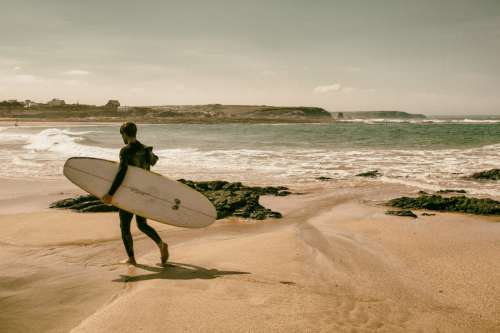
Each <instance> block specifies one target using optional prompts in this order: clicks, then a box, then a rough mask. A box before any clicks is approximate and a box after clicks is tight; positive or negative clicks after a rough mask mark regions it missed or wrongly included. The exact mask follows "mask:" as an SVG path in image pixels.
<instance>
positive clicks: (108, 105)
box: [104, 99, 120, 110]
mask: <svg viewBox="0 0 500 333" xmlns="http://www.w3.org/2000/svg"><path fill="white" fill-rule="evenodd" d="M104 106H105V107H106V108H109V109H114V110H118V107H120V102H119V101H118V100H117V99H110V100H109V101H108V102H107V103H106V105H104Z"/></svg>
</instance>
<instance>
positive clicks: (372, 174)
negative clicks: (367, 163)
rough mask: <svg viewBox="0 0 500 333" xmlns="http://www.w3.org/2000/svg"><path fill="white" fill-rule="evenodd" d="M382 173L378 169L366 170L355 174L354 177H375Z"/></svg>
mask: <svg viewBox="0 0 500 333" xmlns="http://www.w3.org/2000/svg"><path fill="white" fill-rule="evenodd" d="M380 176H382V174H381V173H380V172H379V171H378V170H371V171H367V172H361V173H358V174H357V175H356V177H369V178H376V177H380Z"/></svg>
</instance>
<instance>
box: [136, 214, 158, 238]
mask: <svg viewBox="0 0 500 333" xmlns="http://www.w3.org/2000/svg"><path fill="white" fill-rule="evenodd" d="M135 220H136V221H137V227H138V228H139V230H140V231H142V232H143V233H145V234H146V235H148V237H149V238H151V239H152V240H153V241H154V242H155V243H156V244H158V243H160V242H161V238H160V236H159V235H158V233H157V232H156V230H155V229H153V228H151V226H149V224H148V223H147V222H146V219H145V218H144V217H142V216H139V215H136V216H135Z"/></svg>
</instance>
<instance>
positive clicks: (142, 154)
mask: <svg viewBox="0 0 500 333" xmlns="http://www.w3.org/2000/svg"><path fill="white" fill-rule="evenodd" d="M152 149H153V147H147V146H145V145H143V144H142V143H140V142H139V141H135V142H132V143H129V144H128V145H126V146H125V147H123V148H122V149H121V150H120V166H119V168H118V173H117V174H116V176H115V179H114V181H113V184H112V185H111V188H110V189H109V192H108V194H109V195H111V196H112V195H114V194H115V192H116V191H117V190H118V188H119V187H120V185H121V183H122V182H123V179H124V178H125V175H126V173H127V169H128V166H129V165H133V166H136V167H139V168H142V169H145V170H149V169H150V167H151V165H154V164H155V163H156V161H157V160H158V156H156V155H155V154H153V151H152ZM119 214H120V228H121V231H122V239H123V244H124V245H125V250H126V251H127V254H128V256H129V257H133V256H134V243H133V240H132V234H131V233H130V223H131V222H132V218H133V217H134V214H132V213H130V212H127V211H126V210H123V209H120V211H119ZM135 220H136V221H137V227H138V228H139V230H141V231H142V232H143V233H145V234H146V235H148V236H149V238H151V239H152V240H153V241H154V242H155V243H157V244H158V243H159V242H161V238H160V236H159V235H158V233H157V232H156V231H155V230H154V229H153V228H151V227H150V226H149V225H148V223H147V222H146V219H145V218H144V217H142V216H138V215H136V216H135Z"/></svg>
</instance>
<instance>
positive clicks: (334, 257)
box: [0, 180, 500, 332]
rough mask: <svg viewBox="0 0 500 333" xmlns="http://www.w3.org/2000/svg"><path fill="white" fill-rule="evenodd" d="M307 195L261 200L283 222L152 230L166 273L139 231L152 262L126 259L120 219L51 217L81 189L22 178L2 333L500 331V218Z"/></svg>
mask: <svg viewBox="0 0 500 333" xmlns="http://www.w3.org/2000/svg"><path fill="white" fill-rule="evenodd" d="M306 188H307V193H306V194H302V195H292V196H288V197H271V196H264V197H262V198H261V203H262V204H263V205H264V206H266V207H269V208H271V209H273V210H277V211H280V212H282V213H283V215H284V217H283V219H278V220H273V219H270V220H264V221H252V220H247V221H245V220H242V219H238V218H233V217H231V218H227V219H223V220H219V221H217V222H216V223H215V224H214V225H213V226H211V227H209V228H206V229H198V230H189V229H181V228H175V227H171V226H168V225H163V224H159V223H156V222H151V225H152V226H153V227H155V228H157V230H158V231H159V233H160V235H161V236H162V237H163V238H164V239H165V240H166V241H167V242H169V244H170V249H171V250H170V252H171V259H170V262H171V263H172V266H170V267H167V268H161V267H159V266H157V262H158V260H159V257H158V253H157V249H156V247H155V245H154V244H153V243H152V242H151V241H150V240H149V239H148V238H147V237H146V236H144V235H143V234H141V233H140V232H139V231H138V230H137V228H136V227H135V223H134V227H133V234H134V240H135V243H134V244H135V250H136V254H137V260H138V262H139V265H137V266H135V267H134V266H128V265H123V264H120V263H119V262H120V260H122V259H123V258H124V257H125V253H124V250H123V248H122V247H123V245H122V244H121V239H120V231H119V225H118V217H117V216H116V213H93V214H81V213H73V212H68V211H61V210H49V209H47V208H45V209H41V208H40V207H41V203H42V202H43V201H45V203H48V202H49V201H51V200H52V196H64V195H66V196H67V193H69V192H73V191H74V192H77V191H78V189H76V187H74V186H73V185H71V184H68V183H65V182H58V181H55V182H42V183H40V185H39V186H38V187H37V188H36V189H33V187H32V184H31V183H30V182H28V181H22V182H18V181H12V180H11V181H10V183H9V184H6V185H5V186H4V187H3V188H2V189H1V190H0V198H1V199H4V200H5V199H8V196H9V193H14V194H16V196H15V198H13V199H12V201H10V202H9V203H8V204H5V202H3V204H4V205H0V207H2V208H5V207H6V206H9V205H10V207H13V205H14V204H15V202H16V200H17V205H18V207H25V208H26V210H25V211H23V210H13V211H12V212H11V213H6V212H5V211H4V210H3V209H2V214H0V225H1V229H0V248H1V251H0V269H2V272H3V273H2V274H3V275H4V277H5V278H4V279H3V281H4V282H5V283H0V295H2V296H3V297H1V298H0V305H1V306H2V308H3V309H4V311H3V312H2V313H1V314H0V330H2V331H5V332H23V331H30V330H34V329H35V327H36V330H37V331H39V332H56V331H57V332H59V331H72V332H93V331H106V332H135V331H138V330H141V329H142V330H144V331H158V330H160V329H162V328H163V327H164V324H165V322H168V325H169V331H172V332H181V331H186V330H187V331H192V330H201V329H203V330H204V331H207V332H217V331H219V332H220V331H234V332H244V331H248V330H253V331H271V330H274V331H283V332H284V331H288V332H290V331H293V332H295V331H297V332H298V331H314V332H316V331H351V330H361V331H418V330H423V331H430V330H436V329H438V330H440V331H453V332H468V331H488V330H490V331H493V330H495V329H498V327H500V315H499V313H500V311H499V310H500V303H499V302H498V299H500V288H499V287H497V283H496V282H497V281H496V280H497V279H495V276H500V268H499V267H498V265H496V264H495V263H496V261H497V259H498V258H497V254H498V253H499V252H498V251H499V250H500V243H498V238H499V237H500V223H492V222H499V221H498V219H491V218H488V217H482V216H472V215H466V214H456V213H439V212H438V213H437V215H436V216H429V217H427V216H423V217H421V216H419V218H418V219H417V220H413V219H408V218H405V217H394V216H387V215H385V214H384V211H385V210H386V207H384V206H380V205H379V203H380V202H382V201H385V200H387V199H388V198H392V197H394V196H398V195H404V194H407V193H413V191H414V189H412V188H408V187H406V186H402V185H394V184H375V183H372V184H370V183H366V184H358V185H349V184H344V186H339V185H338V184H336V185H334V184H331V183H315V184H309V185H308V187H306ZM292 190H294V188H292ZM41 193H45V195H42V194H41ZM37 196H39V197H38V198H36V197H37ZM1 202H2V200H0V203H1ZM29 208H31V209H29ZM478 258H481V260H478ZM458 273H459V274H458ZM40 304H43V306H40ZM55 315H57V320H56V317H54V316H55Z"/></svg>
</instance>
